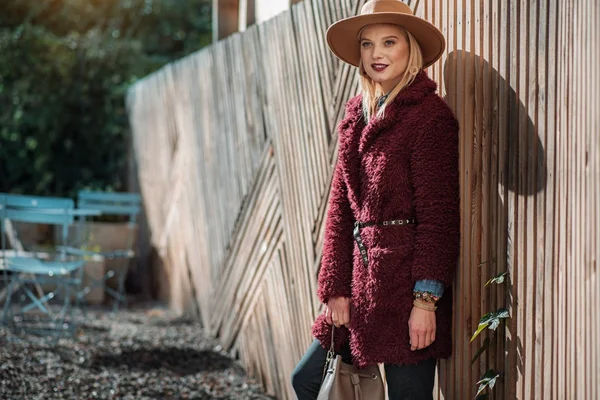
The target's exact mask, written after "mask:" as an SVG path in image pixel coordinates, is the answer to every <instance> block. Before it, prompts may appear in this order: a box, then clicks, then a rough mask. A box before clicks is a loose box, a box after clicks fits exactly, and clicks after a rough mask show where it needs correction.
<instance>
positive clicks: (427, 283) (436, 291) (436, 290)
mask: <svg viewBox="0 0 600 400" xmlns="http://www.w3.org/2000/svg"><path fill="white" fill-rule="evenodd" d="M388 94H389V93H388ZM387 97H388V95H387V94H386V95H383V96H381V97H380V98H379V100H378V101H377V107H381V105H382V104H383V103H384V102H385V99H387ZM413 290H414V291H415V292H428V293H431V294H432V295H434V296H437V297H442V294H443V293H444V284H443V283H442V282H440V281H436V280H433V279H423V280H420V281H417V282H416V283H415V288H414V289H413Z"/></svg>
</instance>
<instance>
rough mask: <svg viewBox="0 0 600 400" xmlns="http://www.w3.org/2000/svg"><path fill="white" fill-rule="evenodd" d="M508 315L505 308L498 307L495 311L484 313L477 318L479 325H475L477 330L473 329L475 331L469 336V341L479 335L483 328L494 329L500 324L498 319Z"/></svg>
mask: <svg viewBox="0 0 600 400" xmlns="http://www.w3.org/2000/svg"><path fill="white" fill-rule="evenodd" d="M508 317H509V313H508V310H507V309H506V308H499V309H498V310H496V311H495V312H489V313H487V314H485V315H484V316H483V317H481V319H480V320H479V325H478V326H477V330H476V331H475V333H473V336H471V340H470V342H472V341H473V340H475V338H476V337H477V336H479V334H480V333H481V332H483V330H484V329H485V328H489V329H491V330H493V331H495V330H496V328H498V326H499V325H500V321H501V320H502V319H505V318H508Z"/></svg>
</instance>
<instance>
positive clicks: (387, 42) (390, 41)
mask: <svg viewBox="0 0 600 400" xmlns="http://www.w3.org/2000/svg"><path fill="white" fill-rule="evenodd" d="M393 44H394V41H393V40H386V41H385V45H386V46H392V45H393Z"/></svg>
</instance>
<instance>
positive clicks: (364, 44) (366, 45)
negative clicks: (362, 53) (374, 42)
mask: <svg viewBox="0 0 600 400" xmlns="http://www.w3.org/2000/svg"><path fill="white" fill-rule="evenodd" d="M370 45H371V43H369V42H363V43H362V47H369V46H370Z"/></svg>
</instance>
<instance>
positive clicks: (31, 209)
mask: <svg viewBox="0 0 600 400" xmlns="http://www.w3.org/2000/svg"><path fill="white" fill-rule="evenodd" d="M74 207H75V202H74V201H73V200H72V199H69V198H64V197H43V196H28V195H16V194H9V193H0V235H1V236H2V241H1V242H2V243H1V244H2V251H3V254H4V251H6V250H7V247H8V246H7V245H6V235H5V220H6V219H8V220H10V221H18V222H25V223H32V224H46V225H60V226H61V227H62V238H61V239H62V244H66V243H67V238H68V235H69V225H71V224H72V223H73V222H74V215H73V212H72V211H73V209H74Z"/></svg>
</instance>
